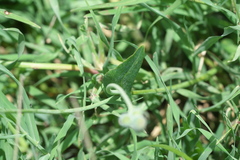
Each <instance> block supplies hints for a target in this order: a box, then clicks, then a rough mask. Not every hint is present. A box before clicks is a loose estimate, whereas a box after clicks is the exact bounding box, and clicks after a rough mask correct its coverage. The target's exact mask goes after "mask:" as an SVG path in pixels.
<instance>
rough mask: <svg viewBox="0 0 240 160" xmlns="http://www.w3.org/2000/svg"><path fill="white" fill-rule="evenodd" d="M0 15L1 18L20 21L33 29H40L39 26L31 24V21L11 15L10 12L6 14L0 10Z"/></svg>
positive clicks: (5, 11)
mask: <svg viewBox="0 0 240 160" xmlns="http://www.w3.org/2000/svg"><path fill="white" fill-rule="evenodd" d="M0 15H1V16H4V17H6V18H9V19H14V20H16V21H20V22H22V23H25V24H28V25H30V26H32V27H35V28H41V27H40V26H39V25H37V24H35V23H33V22H32V21H30V20H28V19H26V18H24V17H22V16H19V15H16V14H14V13H11V12H8V11H7V10H4V9H0Z"/></svg>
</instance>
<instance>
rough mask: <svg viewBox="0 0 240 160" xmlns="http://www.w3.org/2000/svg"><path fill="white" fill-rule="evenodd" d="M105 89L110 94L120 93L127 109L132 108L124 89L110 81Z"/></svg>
mask: <svg viewBox="0 0 240 160" xmlns="http://www.w3.org/2000/svg"><path fill="white" fill-rule="evenodd" d="M106 91H107V92H108V93H109V94H112V95H118V94H120V96H121V97H122V98H123V100H124V102H125V103H126V105H127V107H128V109H129V111H130V110H132V109H133V108H134V106H133V104H132V102H131V100H130V99H129V97H128V95H127V94H126V93H125V91H124V90H123V89H122V88H121V87H120V86H119V85H117V84H115V83H110V84H109V85H107V88H106Z"/></svg>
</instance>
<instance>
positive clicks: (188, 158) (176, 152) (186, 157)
mask: <svg viewBox="0 0 240 160" xmlns="http://www.w3.org/2000/svg"><path fill="white" fill-rule="evenodd" d="M151 146H152V147H159V148H163V149H166V150H168V151H171V152H173V153H175V154H176V155H178V156H180V157H182V158H185V159H186V160H192V158H191V157H189V156H188V155H187V154H185V153H183V152H181V151H179V150H177V149H176V148H173V147H171V146H168V145H165V144H155V145H151Z"/></svg>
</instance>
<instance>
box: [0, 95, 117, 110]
mask: <svg viewBox="0 0 240 160" xmlns="http://www.w3.org/2000/svg"><path fill="white" fill-rule="evenodd" d="M114 98H116V97H109V98H107V99H104V100H103V101H100V102H97V103H94V104H92V105H88V106H85V107H81V108H72V109H59V110H55V109H22V114H23V113H42V114H69V113H76V112H82V111H87V110H90V109H94V108H96V107H99V106H101V105H104V104H106V103H108V102H110V101H111V100H112V99H114ZM17 112H18V109H7V110H0V113H17Z"/></svg>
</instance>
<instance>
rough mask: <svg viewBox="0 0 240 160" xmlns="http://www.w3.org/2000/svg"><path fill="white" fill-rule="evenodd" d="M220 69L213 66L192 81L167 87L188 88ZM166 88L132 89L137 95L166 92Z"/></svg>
mask: <svg viewBox="0 0 240 160" xmlns="http://www.w3.org/2000/svg"><path fill="white" fill-rule="evenodd" d="M217 71H218V69H217V68H213V69H211V70H209V71H208V72H207V73H205V74H202V75H200V76H199V77H198V78H196V79H193V80H190V81H186V82H183V83H180V84H176V85H172V86H167V89H169V90H177V89H180V88H187V87H189V86H191V85H194V84H196V83H198V82H200V81H205V80H208V79H210V78H211V77H212V76H213V75H215V74H216V73H217ZM165 91H166V90H165V88H156V89H148V90H136V91H132V94H135V95H143V94H154V93H163V92H165Z"/></svg>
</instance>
